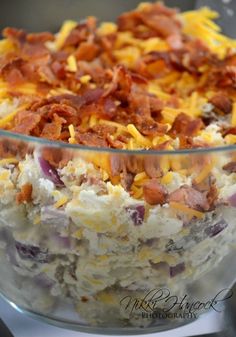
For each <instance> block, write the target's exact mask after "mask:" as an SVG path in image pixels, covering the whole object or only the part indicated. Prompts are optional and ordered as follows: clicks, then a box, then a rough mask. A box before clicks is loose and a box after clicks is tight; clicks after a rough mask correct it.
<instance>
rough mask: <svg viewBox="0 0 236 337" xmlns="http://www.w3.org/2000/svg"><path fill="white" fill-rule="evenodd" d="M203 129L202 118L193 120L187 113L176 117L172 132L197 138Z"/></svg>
mask: <svg viewBox="0 0 236 337" xmlns="http://www.w3.org/2000/svg"><path fill="white" fill-rule="evenodd" d="M203 127H204V124H203V122H202V120H201V119H200V118H191V117H190V116H188V115H186V114H185V113H181V114H179V115H178V116H177V117H176V119H175V121H174V123H173V125H172V129H171V132H172V133H174V134H183V135H185V136H195V135H197V133H198V132H199V131H200V130H201V129H203Z"/></svg>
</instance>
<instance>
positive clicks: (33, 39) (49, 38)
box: [26, 32, 55, 43]
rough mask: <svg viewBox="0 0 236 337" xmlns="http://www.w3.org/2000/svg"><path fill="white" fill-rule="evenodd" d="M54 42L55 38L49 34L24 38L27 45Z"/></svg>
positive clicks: (43, 33)
mask: <svg viewBox="0 0 236 337" xmlns="http://www.w3.org/2000/svg"><path fill="white" fill-rule="evenodd" d="M54 40H55V36H54V35H53V34H52V33H50V32H42V33H34V34H28V35H27V36H26V41H28V42H29V43H45V42H47V41H54Z"/></svg>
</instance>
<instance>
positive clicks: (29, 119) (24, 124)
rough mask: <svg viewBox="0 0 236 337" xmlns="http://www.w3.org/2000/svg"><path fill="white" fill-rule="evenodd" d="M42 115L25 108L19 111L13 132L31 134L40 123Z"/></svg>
mask: <svg viewBox="0 0 236 337" xmlns="http://www.w3.org/2000/svg"><path fill="white" fill-rule="evenodd" d="M40 120H41V117H40V116H39V115H38V114H35V113H33V112H31V111H27V110H23V111H21V112H19V113H18V114H17V116H16V119H15V127H14V128H13V129H12V131H13V132H17V133H22V134H25V135H30V133H31V131H32V130H33V129H34V128H35V127H36V126H37V125H38V124H39V122H40Z"/></svg>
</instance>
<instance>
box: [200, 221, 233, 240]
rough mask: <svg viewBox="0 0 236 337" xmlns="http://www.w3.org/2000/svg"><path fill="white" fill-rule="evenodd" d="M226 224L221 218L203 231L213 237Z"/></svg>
mask: <svg viewBox="0 0 236 337" xmlns="http://www.w3.org/2000/svg"><path fill="white" fill-rule="evenodd" d="M227 226H228V224H227V223H226V221H225V220H224V219H222V220H221V221H219V222H217V223H216V224H215V225H213V226H210V227H208V228H206V229H205V233H206V234H207V235H208V236H209V237H210V238H213V237H214V236H216V235H218V234H220V233H221V232H222V231H223V230H224V229H225V228H226V227H227Z"/></svg>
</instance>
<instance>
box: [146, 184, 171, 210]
mask: <svg viewBox="0 0 236 337" xmlns="http://www.w3.org/2000/svg"><path fill="white" fill-rule="evenodd" d="M143 195H144V199H145V200H146V202H147V203H148V204H150V205H163V204H164V203H165V202H166V201H167V191H166V189H165V187H164V186H163V185H161V184H160V183H159V182H158V180H156V179H152V180H150V181H148V182H147V183H145V184H144V186H143Z"/></svg>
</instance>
